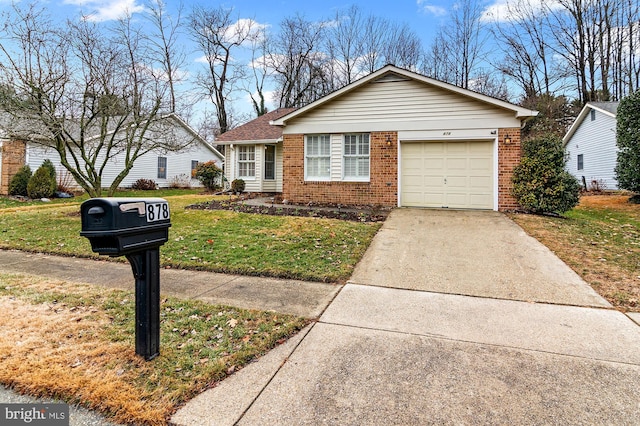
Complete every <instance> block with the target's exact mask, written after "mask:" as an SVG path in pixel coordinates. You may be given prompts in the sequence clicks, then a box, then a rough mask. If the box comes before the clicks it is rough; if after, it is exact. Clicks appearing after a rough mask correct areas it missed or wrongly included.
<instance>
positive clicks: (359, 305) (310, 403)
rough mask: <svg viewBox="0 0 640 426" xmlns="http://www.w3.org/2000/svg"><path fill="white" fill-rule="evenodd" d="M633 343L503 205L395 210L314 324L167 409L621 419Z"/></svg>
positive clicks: (618, 319)
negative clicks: (501, 210) (500, 210)
mask: <svg viewBox="0 0 640 426" xmlns="http://www.w3.org/2000/svg"><path fill="white" fill-rule="evenodd" d="M639 347H640V327H638V325H637V324H636V323H635V322H633V321H632V320H631V319H630V318H629V317H627V316H626V315H624V314H623V313H621V312H618V311H615V310H613V309H611V307H610V306H609V304H608V303H607V302H606V301H605V300H604V299H602V298H600V297H599V296H598V295H597V294H596V293H594V292H593V290H591V288H590V287H589V286H588V285H587V284H586V283H584V282H583V281H582V280H581V279H580V278H579V277H578V276H577V275H576V274H574V273H573V272H572V271H571V270H570V269H569V268H568V267H567V266H566V265H564V264H563V263H562V262H561V261H559V259H558V258H557V257H556V256H555V255H553V253H551V252H550V251H549V250H547V249H546V248H545V247H543V246H541V245H540V244H539V243H537V242H536V241H535V240H533V239H531V238H529V237H528V236H527V235H525V234H524V233H523V232H522V230H521V229H520V228H519V227H518V226H516V225H515V224H513V223H512V222H511V221H510V220H509V219H508V218H506V217H505V216H503V215H501V214H499V213H494V212H465V211H438V210H419V209H397V210H395V211H393V212H392V213H391V215H390V216H389V218H388V219H387V222H386V223H385V225H384V226H383V228H382V229H381V230H380V232H379V233H378V235H377V236H376V237H375V239H374V241H373V244H372V245H371V246H370V248H369V250H368V251H367V253H366V255H365V256H364V258H363V259H362V261H361V263H360V264H359V265H358V267H357V268H356V271H355V273H354V274H353V276H352V279H351V281H350V282H349V283H348V284H347V285H345V287H344V288H343V289H342V290H341V291H340V293H339V294H338V296H337V297H336V298H335V299H334V300H333V302H331V304H330V305H329V306H328V308H327V309H326V310H325V311H324V313H323V315H322V316H321V317H320V319H319V321H318V322H316V323H315V324H313V325H312V326H310V327H308V328H307V329H305V330H303V332H301V333H300V334H299V335H298V336H296V337H295V338H294V339H292V340H290V341H289V342H287V343H286V344H284V345H282V346H280V347H278V348H276V350H274V351H272V352H270V353H269V354H267V355H266V356H265V357H264V358H262V359H260V360H259V361H258V362H255V363H253V364H251V365H249V366H247V367H246V368H245V369H243V370H241V371H239V372H238V373H236V374H235V375H234V376H232V377H231V378H229V379H227V380H225V381H224V382H222V383H221V384H220V385H219V386H217V387H215V388H213V389H211V390H209V391H207V392H205V393H203V394H201V395H199V396H198V397H196V398H195V399H193V400H192V401H190V402H189V403H188V404H187V405H186V406H185V407H184V408H182V409H181V410H180V411H178V412H177V413H176V415H175V416H174V417H173V419H172V421H173V422H174V423H176V424H179V425H191V424H211V425H222V424H241V425H326V424H329V425H356V424H357V425H393V424H396V425H413V424H456V425H459V424H463V425H464V424H562V425H566V424H569V425H570V424H616V425H624V424H629V425H631V424H637V419H638V418H640V351H638V348H639Z"/></svg>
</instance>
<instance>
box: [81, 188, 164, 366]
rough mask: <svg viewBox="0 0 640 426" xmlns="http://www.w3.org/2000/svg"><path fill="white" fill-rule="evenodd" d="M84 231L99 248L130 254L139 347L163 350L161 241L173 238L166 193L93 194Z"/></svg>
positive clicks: (151, 352)
mask: <svg viewBox="0 0 640 426" xmlns="http://www.w3.org/2000/svg"><path fill="white" fill-rule="evenodd" d="M80 213H81V216H82V231H81V232H80V235H81V236H83V237H87V238H88V239H89V242H90V243H91V249H92V250H93V251H94V252H95V253H99V254H103V255H108V256H111V257H117V256H125V257H126V258H127V260H128V261H129V263H130V264H131V269H132V271H133V276H134V277H135V289H136V291H135V292H136V353H137V354H138V355H141V356H143V357H144V358H145V359H146V360H151V359H153V358H155V357H156V356H158V354H159V353H160V246H161V245H163V244H164V243H165V242H167V240H168V239H169V227H170V226H171V222H170V213H169V203H167V201H166V200H165V199H163V198H92V199H90V200H87V201H85V202H84V203H82V206H81V207H80Z"/></svg>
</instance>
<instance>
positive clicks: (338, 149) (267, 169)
mask: <svg viewBox="0 0 640 426" xmlns="http://www.w3.org/2000/svg"><path fill="white" fill-rule="evenodd" d="M536 114H537V112H536V111H531V110H528V109H525V108H521V107H519V106H517V105H513V104H511V103H508V102H505V101H501V100H498V99H494V98H491V97H488V96H484V95H481V94H478V93H475V92H472V91H469V90H465V89H461V88H459V87H456V86H452V85H450V84H447V83H443V82H441V81H437V80H433V79H431V78H428V77H425V76H423V75H420V74H416V73H414V72H411V71H408V70H405V69H401V68H397V67H395V66H393V65H387V66H385V67H384V68H382V69H380V70H378V71H376V72H374V73H372V74H370V75H369V76H367V77H364V78H362V79H360V80H358V81H356V82H354V83H352V84H350V85H348V86H346V87H344V88H342V89H340V90H338V91H336V92H334V93H332V94H330V95H328V96H325V97H324V98H322V99H319V100H318V101H316V102H313V103H311V104H309V105H307V106H305V107H302V108H299V109H296V110H284V109H281V110H277V111H273V112H271V113H269V114H267V115H265V116H262V117H260V118H258V119H256V120H253V121H251V122H249V123H247V124H245V125H243V126H240V127H238V128H237V129H234V130H231V131H229V132H227V133H225V134H223V135H221V136H220V137H219V138H218V140H217V142H218V143H222V144H225V145H227V146H228V148H229V149H227V150H226V153H227V154H226V161H225V164H226V176H227V178H228V179H230V180H233V179H236V178H242V179H244V180H245V182H246V189H247V190H248V191H255V192H280V193H282V197H283V198H284V199H286V200H288V201H289V202H291V203H301V204H306V203H320V204H323V203H333V204H345V205H380V206H411V207H437V208H464V209H486V210H508V209H513V208H516V207H517V205H516V202H515V200H514V199H513V197H512V196H511V194H510V190H511V176H512V172H513V168H514V167H515V166H516V164H517V163H518V162H519V160H520V129H521V127H522V126H523V124H524V122H525V121H526V120H527V119H529V118H531V117H534V116H535V115H536ZM271 152H273V154H271ZM271 158H275V165H274V166H272V165H271V163H270V161H271ZM271 170H275V173H273V172H271Z"/></svg>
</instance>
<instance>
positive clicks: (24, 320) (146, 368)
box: [0, 274, 306, 425]
mask: <svg viewBox="0 0 640 426" xmlns="http://www.w3.org/2000/svg"><path fill="white" fill-rule="evenodd" d="M134 309H135V308H134V297H133V294H132V293H131V292H124V291H118V290H110V289H101V288H94V287H91V286H87V285H81V284H71V283H66V282H63V281H56V280H42V279H41V278H39V277H32V276H28V275H14V274H12V275H7V274H0V382H1V383H3V384H5V385H8V386H10V387H12V388H14V389H16V390H18V391H20V392H23V393H27V394H30V395H35V396H43V397H53V398H59V399H62V400H65V401H67V402H69V403H78V404H81V405H83V406H86V407H88V408H90V409H93V410H97V411H99V412H101V413H102V414H104V415H105V416H107V417H110V418H112V419H113V420H115V421H118V422H123V423H136V424H151V425H154V424H165V423H166V422H167V419H168V417H169V416H170V415H171V413H172V412H174V411H175V409H176V407H177V406H178V405H179V404H181V403H183V402H185V401H186V400H188V399H189V398H191V397H193V396H194V395H195V394H197V393H199V392H201V391H202V390H204V389H206V388H207V387H208V386H211V385H212V384H213V383H215V382H216V381H219V380H221V379H223V378H224V377H225V376H227V375H228V374H231V373H233V372H234V371H236V370H238V369H240V368H242V367H243V366H244V365H245V364H246V363H248V362H250V361H251V360H252V359H254V358H255V357H257V356H260V355H261V354H263V353H265V352H266V351H267V350H269V349H270V348H271V347H273V346H274V345H276V344H277V343H278V342H281V341H283V340H284V339H286V338H287V337H288V336H290V335H292V334H294V333H295V332H296V331H297V330H299V329H300V328H301V327H303V326H304V325H305V323H306V322H305V321H304V320H302V319H299V318H295V317H291V316H287V315H280V314H275V313H270V312H261V311H249V310H242V309H237V308H232V307H225V306H213V305H208V304H205V303H201V302H191V301H184V300H178V299H165V300H163V303H162V308H161V309H162V313H161V321H162V326H161V349H160V356H159V357H158V358H156V359H154V360H153V361H150V362H147V361H144V360H143V359H142V358H140V357H138V356H136V355H135V353H134V340H133V337H134V331H133V330H134V317H133V313H134Z"/></svg>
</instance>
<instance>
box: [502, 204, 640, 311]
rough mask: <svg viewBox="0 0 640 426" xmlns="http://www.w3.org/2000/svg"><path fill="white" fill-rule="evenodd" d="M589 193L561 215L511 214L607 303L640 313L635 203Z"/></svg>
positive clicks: (639, 214) (639, 215)
mask: <svg viewBox="0 0 640 426" xmlns="http://www.w3.org/2000/svg"><path fill="white" fill-rule="evenodd" d="M628 199H629V197H628V196H624V195H588V196H583V197H582V198H581V199H580V205H579V206H578V207H576V208H575V209H574V210H572V211H570V212H568V213H566V215H565V216H566V217H565V218H554V217H547V216H534V215H525V214H513V215H511V218H512V219H513V220H514V221H515V222H516V223H517V224H518V225H520V226H521V227H522V228H523V229H524V230H525V231H526V232H527V233H528V234H529V235H531V236H533V237H535V238H536V239H538V240H539V241H540V242H542V243H543V244H544V245H546V246H547V247H549V248H550V249H551V250H552V251H553V252H555V253H556V254H557V255H558V257H560V259H562V260H563V261H564V262H565V263H567V264H568V265H569V266H570V267H571V268H572V269H573V270H574V271H576V272H577V273H578V274H579V275H580V276H581V277H582V278H583V279H584V280H585V281H586V282H588V283H589V284H590V285H591V286H592V287H593V288H594V289H595V290H596V291H597V292H598V293H599V294H600V295H602V296H603V297H604V298H606V299H607V300H608V301H609V302H610V303H611V304H612V305H614V306H615V307H617V308H619V309H620V310H623V311H633V312H640V303H639V301H640V205H638V204H630V203H628Z"/></svg>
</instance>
